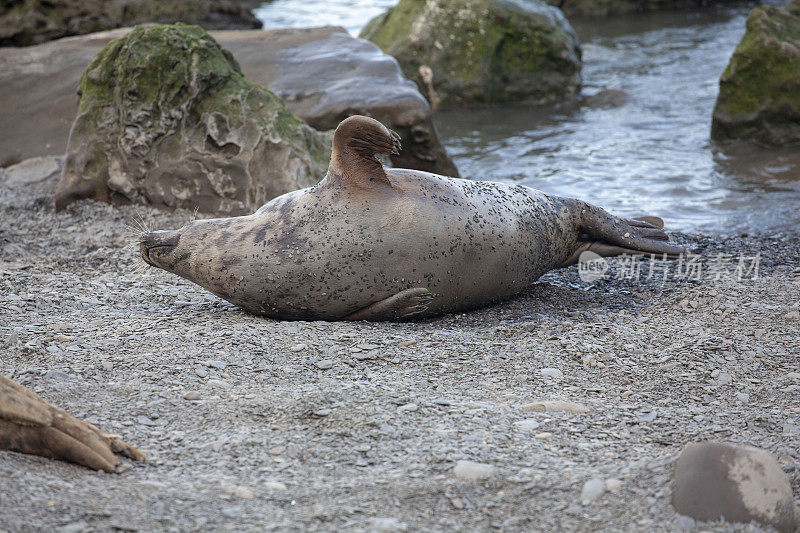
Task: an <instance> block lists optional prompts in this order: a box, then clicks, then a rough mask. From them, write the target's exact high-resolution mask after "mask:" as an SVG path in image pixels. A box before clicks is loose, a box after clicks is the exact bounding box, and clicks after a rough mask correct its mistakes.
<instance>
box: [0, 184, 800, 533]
mask: <svg viewBox="0 0 800 533" xmlns="http://www.w3.org/2000/svg"><path fill="white" fill-rule="evenodd" d="M4 176H5V174H4V173H3V172H2V171H0V219H1V220H2V224H0V248H1V251H0V346H3V348H2V352H0V353H2V357H0V372H2V373H4V374H5V375H7V376H10V377H12V378H13V379H16V380H18V381H19V382H21V383H22V384H24V385H26V386H28V387H30V388H32V389H33V390H35V391H36V392H38V393H39V394H41V395H42V396H44V397H45V398H46V399H47V400H49V401H51V402H53V403H55V404H57V405H59V406H61V407H63V408H64V409H66V410H67V411H68V412H70V413H71V414H74V415H76V416H78V417H82V418H85V419H87V420H89V421H90V422H92V423H94V424H97V425H98V426H99V427H100V428H102V429H103V430H105V431H107V432H113V433H120V434H121V435H122V436H123V438H124V439H125V440H127V441H128V442H130V443H132V444H135V445H137V446H138V447H140V448H141V449H142V450H143V451H145V452H146V453H147V454H148V455H149V461H148V462H146V463H133V462H130V461H128V460H123V461H122V466H121V470H123V472H122V473H120V474H104V473H96V472H93V471H91V470H88V469H85V468H82V467H78V466H74V465H70V464H66V463H60V462H54V461H50V460H46V459H42V458H38V457H32V456H25V455H21V454H16V453H10V452H0V530H8V531H32V530H53V529H60V530H61V531H82V530H86V529H88V530H95V531H107V530H114V529H117V530H125V531H134V530H140V531H153V530H175V531H184V530H216V529H221V530H242V529H245V530H247V529H256V530H303V531H306V530H308V531H329V530H337V531H373V530H374V531H403V530H408V531H453V530H475V531H492V530H501V531H531V530H549V531H554V530H615V531H616V530H624V531H675V530H678V529H689V530H697V529H705V530H710V531H752V530H760V528H759V527H758V526H754V525H741V524H740V525H731V524H724V523H705V524H702V525H701V526H702V527H701V526H700V525H698V524H694V523H693V522H692V521H691V520H690V519H688V518H685V517H681V516H679V515H677V514H676V513H675V512H674V511H673V510H672V508H671V507H670V504H669V500H670V494H671V487H670V483H671V474H672V468H673V466H674V462H675V459H676V457H677V454H678V452H679V451H680V449H681V447H682V446H683V445H684V444H685V443H687V442H690V441H701V440H706V439H714V440H726V441H733V442H743V443H749V444H752V445H755V446H759V447H762V448H765V449H766V450H768V451H770V452H771V453H773V454H774V455H775V456H776V457H777V458H778V460H779V462H780V464H781V466H782V467H783V469H784V471H785V472H787V474H788V477H789V479H790V481H791V483H792V487H793V489H794V491H795V494H798V493H800V363H798V355H800V335H798V330H800V319H799V318H798V306H799V305H800V304H798V298H797V295H798V291H800V238H798V237H800V234H783V235H774V236H737V237H725V238H722V237H707V236H699V235H676V238H677V239H679V240H683V241H684V242H686V243H687V244H688V245H689V246H691V247H692V248H694V249H695V250H698V251H700V252H701V255H700V261H701V263H702V264H703V265H704V266H705V267H706V268H707V269H708V268H709V267H710V266H711V265H712V263H713V261H714V258H715V257H717V254H719V253H727V254H732V255H736V256H737V257H738V254H740V253H744V254H745V255H747V256H752V255H753V254H755V253H758V252H760V253H761V261H760V265H759V274H760V276H759V279H750V278H751V277H752V276H750V277H745V279H743V280H740V281H737V280H735V279H730V276H722V279H719V280H714V279H710V278H704V279H701V280H699V281H698V280H691V279H677V278H675V277H671V278H670V279H668V280H667V281H659V280H657V279H655V278H656V277H657V276H655V277H653V278H651V279H644V278H646V277H647V273H648V269H647V268H646V267H645V268H644V269H643V270H642V276H641V277H640V279H638V280H636V279H616V278H617V277H624V276H623V275H622V274H624V273H625V272H626V271H627V270H626V268H625V265H624V264H622V263H614V264H612V268H611V270H610V271H609V273H608V275H607V277H606V278H605V279H603V280H601V281H597V282H595V283H585V282H583V281H581V280H580V279H579V277H578V273H577V269H576V268H575V267H573V268H571V269H566V270H563V271H558V272H554V273H550V274H548V275H547V276H545V277H544V278H542V280H541V281H540V282H538V283H536V284H535V285H533V286H532V287H531V288H530V290H529V291H528V292H527V293H526V294H524V295H523V296H522V297H520V298H518V299H516V300H513V301H511V302H507V303H505V304H503V305H500V306H497V307H493V308H489V309H484V310H479V311H476V312H472V313H469V314H465V315H451V316H446V317H442V318H439V319H435V320H430V321H425V322H419V323H408V324H386V323H381V324H373V323H327V322H277V321H272V320H266V319H262V318H257V317H254V316H250V315H247V314H245V313H243V312H241V311H239V310H238V309H236V308H235V307H233V306H231V305H229V304H228V303H227V302H224V301H222V300H220V299H218V298H216V297H214V296H212V295H211V294H208V293H206V292H204V291H203V290H202V289H201V288H199V287H197V286H195V285H193V284H192V283H190V282H188V281H185V280H182V279H180V278H178V277H176V276H172V275H170V274H168V273H166V272H163V271H160V270H159V271H156V270H154V269H149V270H146V271H144V272H142V271H141V269H140V267H141V265H142V261H141V260H140V259H139V257H138V253H137V251H136V249H135V248H134V247H132V246H129V245H128V243H129V241H130V240H131V237H130V235H129V233H128V231H127V230H126V225H129V224H132V223H133V222H134V221H135V220H136V219H137V218H138V217H139V216H141V217H143V218H144V220H145V221H146V222H147V223H148V224H150V225H152V226H153V227H154V228H163V229H166V228H173V227H177V226H179V225H181V224H182V223H184V222H186V221H187V220H189V219H190V218H191V217H192V214H191V213H189V212H166V211H161V210H158V209H155V208H145V207H141V206H140V207H134V206H117V207H112V206H108V205H105V204H101V203H97V202H91V201H86V202H80V203H77V204H73V205H72V206H71V207H69V208H68V209H67V210H66V211H65V212H63V213H55V212H54V210H53V208H52V202H51V198H52V193H53V190H54V187H55V181H54V178H52V177H51V178H48V179H45V180H43V181H39V182H33V183H32V182H30V181H29V180H26V179H15V180H10V179H8V177H7V176H5V177H4ZM23 178H24V176H23ZM671 265H673V267H674V266H675V263H671ZM187 398H189V399H187ZM192 398H194V399H192ZM540 400H565V401H569V402H576V403H579V404H582V405H584V406H587V407H589V408H591V411H589V412H583V413H574V412H573V413H567V412H562V411H547V412H538V411H533V410H531V407H530V405H529V404H530V403H531V402H535V401H540ZM459 461H473V462H477V463H481V465H475V464H472V463H466V462H462V463H459ZM456 465H458V466H457V467H456ZM587 482H590V483H589V487H590V488H591V487H593V488H597V489H598V491H597V492H600V491H602V490H603V488H604V487H606V486H607V487H608V488H607V489H605V491H604V492H602V493H601V494H599V495H597V493H596V492H595V493H594V494H589V492H591V491H587V493H586V494H585V496H586V498H585V499H584V501H582V498H581V492H582V489H583V488H584V485H585V484H586V483H587ZM592 496H593V498H592Z"/></svg>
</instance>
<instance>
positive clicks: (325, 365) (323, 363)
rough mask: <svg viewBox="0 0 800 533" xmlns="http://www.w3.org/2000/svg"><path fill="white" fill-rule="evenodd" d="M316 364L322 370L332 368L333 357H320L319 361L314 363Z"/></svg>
mask: <svg viewBox="0 0 800 533" xmlns="http://www.w3.org/2000/svg"><path fill="white" fill-rule="evenodd" d="M314 366H316V367H317V368H319V369H320V370H330V369H331V368H333V359H320V360H319V361H317V362H316V363H314Z"/></svg>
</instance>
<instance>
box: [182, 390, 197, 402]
mask: <svg viewBox="0 0 800 533" xmlns="http://www.w3.org/2000/svg"><path fill="white" fill-rule="evenodd" d="M183 399H184V400H190V401H192V400H199V399H200V393H199V392H197V391H189V392H187V393H185V394H184V395H183Z"/></svg>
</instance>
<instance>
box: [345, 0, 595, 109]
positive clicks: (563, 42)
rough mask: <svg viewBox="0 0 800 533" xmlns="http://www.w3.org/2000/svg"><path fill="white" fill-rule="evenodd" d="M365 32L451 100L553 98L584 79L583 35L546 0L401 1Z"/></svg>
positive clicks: (427, 90) (431, 93) (435, 93)
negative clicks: (579, 39)
mask: <svg viewBox="0 0 800 533" xmlns="http://www.w3.org/2000/svg"><path fill="white" fill-rule="evenodd" d="M361 37H363V38H366V39H369V40H370V41H372V42H374V43H375V44H377V45H378V46H379V47H380V48H381V49H382V50H383V51H384V52H386V53H388V54H390V55H393V56H394V57H396V58H397V60H398V61H399V62H400V65H401V67H402V68H403V72H404V73H405V75H406V76H408V77H409V78H411V79H413V80H414V81H415V82H417V84H418V85H419V87H420V89H421V90H422V92H423V94H427V95H428V97H429V98H430V99H431V100H433V101H434V102H436V101H437V100H441V102H442V104H445V105H468V104H475V103H478V104H483V103H487V104H489V103H505V102H516V103H531V104H539V103H546V102H553V101H556V100H560V99H564V98H569V97H572V96H574V95H575V94H576V93H577V92H578V90H579V89H580V85H581V76H580V69H581V60H580V57H581V51H580V45H579V43H578V38H577V36H576V35H575V32H574V31H573V29H572V27H571V26H570V25H569V22H567V20H566V19H565V18H564V16H563V15H562V14H561V11H559V10H558V9H557V8H555V7H552V6H548V5H547V4H545V3H544V2H541V1H539V0H400V2H399V3H398V4H397V6H395V7H394V8H393V9H391V10H389V11H388V12H387V13H385V14H384V15H381V16H379V17H377V18H375V19H373V20H372V21H371V22H370V23H369V24H368V25H367V26H366V28H365V29H364V31H363V32H362V34H361Z"/></svg>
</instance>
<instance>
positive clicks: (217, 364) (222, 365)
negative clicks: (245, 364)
mask: <svg viewBox="0 0 800 533" xmlns="http://www.w3.org/2000/svg"><path fill="white" fill-rule="evenodd" d="M205 365H206V366H209V367H211V368H216V369H217V370H225V367H227V366H228V363H226V362H225V361H206V362H205Z"/></svg>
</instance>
